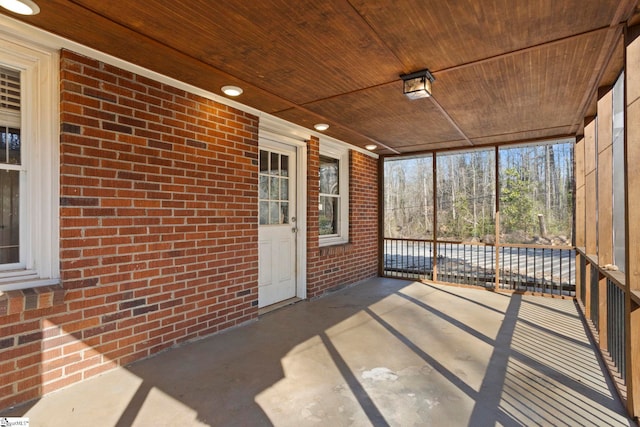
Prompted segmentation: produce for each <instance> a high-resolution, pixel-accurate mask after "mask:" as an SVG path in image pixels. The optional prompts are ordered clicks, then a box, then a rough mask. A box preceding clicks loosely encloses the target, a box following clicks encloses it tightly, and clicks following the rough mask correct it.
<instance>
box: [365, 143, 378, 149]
mask: <svg viewBox="0 0 640 427" xmlns="http://www.w3.org/2000/svg"><path fill="white" fill-rule="evenodd" d="M364 148H366V149H367V150H369V151H373V150H375V149H376V148H378V146H377V145H375V144H367V145H365V146H364Z"/></svg>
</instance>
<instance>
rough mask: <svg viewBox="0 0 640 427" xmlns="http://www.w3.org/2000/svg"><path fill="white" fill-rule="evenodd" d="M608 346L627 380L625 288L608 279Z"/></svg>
mask: <svg viewBox="0 0 640 427" xmlns="http://www.w3.org/2000/svg"><path fill="white" fill-rule="evenodd" d="M607 348H608V350H609V354H610V355H611V359H612V360H613V363H614V365H615V366H616V368H617V369H618V372H619V373H620V376H621V377H622V378H621V379H622V381H623V383H625V382H626V372H627V360H626V349H625V325H624V290H623V289H621V288H620V287H619V286H618V285H617V284H616V283H615V282H613V281H612V280H611V279H607Z"/></svg>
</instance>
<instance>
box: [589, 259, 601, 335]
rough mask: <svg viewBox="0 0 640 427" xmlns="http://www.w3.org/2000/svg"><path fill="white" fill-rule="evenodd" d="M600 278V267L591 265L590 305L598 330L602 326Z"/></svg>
mask: <svg viewBox="0 0 640 427" xmlns="http://www.w3.org/2000/svg"><path fill="white" fill-rule="evenodd" d="M599 278H600V272H599V271H598V266H597V265H593V264H592V265H591V280H590V286H591V288H590V294H591V298H590V303H591V311H590V313H589V314H590V318H591V321H592V322H593V325H594V326H595V327H596V329H598V330H599V329H600V324H599V316H600V291H599V289H598V288H599V286H598V283H599Z"/></svg>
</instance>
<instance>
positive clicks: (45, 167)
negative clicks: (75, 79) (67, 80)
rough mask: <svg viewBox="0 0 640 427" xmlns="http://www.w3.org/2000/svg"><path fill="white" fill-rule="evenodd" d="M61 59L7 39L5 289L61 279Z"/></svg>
mask: <svg viewBox="0 0 640 427" xmlns="http://www.w3.org/2000/svg"><path fill="white" fill-rule="evenodd" d="M57 64H58V61H57V54H56V53H55V52H50V51H45V50H43V49H40V48H38V47H35V46H27V45H25V44H22V42H20V43H18V42H14V41H11V40H8V39H2V38H0V291H7V290H12V289H23V288H30V287H36V286H44V285H50V284H54V283H57V282H58V278H59V267H58V264H59V255H58V252H59V244H58V220H57V217H58V207H59V195H58V182H59V180H58V176H59V171H58V158H59V154H58V143H57V141H58V140H57V132H58V126H57V115H58V101H57V100H58V97H57V94H58V87H57V81H58V79H57V72H58V71H57Z"/></svg>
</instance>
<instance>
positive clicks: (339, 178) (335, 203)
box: [319, 142, 349, 246]
mask: <svg viewBox="0 0 640 427" xmlns="http://www.w3.org/2000/svg"><path fill="white" fill-rule="evenodd" d="M319 169H320V173H319V179H320V199H319V214H320V215H319V229H320V231H319V234H320V245H321V246H325V245H333V244H341V243H347V242H348V241H349V151H348V149H347V148H344V147H341V146H338V145H335V144H330V143H328V142H321V143H320V168H319Z"/></svg>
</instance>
